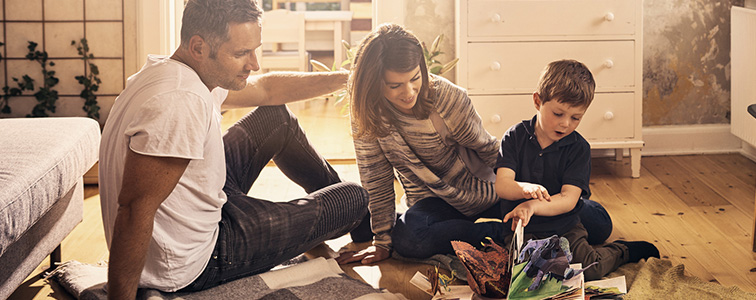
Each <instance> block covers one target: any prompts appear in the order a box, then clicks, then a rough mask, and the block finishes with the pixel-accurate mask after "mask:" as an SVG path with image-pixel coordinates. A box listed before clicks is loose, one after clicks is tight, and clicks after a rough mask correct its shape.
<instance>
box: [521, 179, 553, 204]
mask: <svg viewBox="0 0 756 300" xmlns="http://www.w3.org/2000/svg"><path fill="white" fill-rule="evenodd" d="M520 185H521V186H522V198H525V199H536V200H541V201H551V196H549V191H548V190H547V189H546V188H545V187H543V186H542V185H540V184H533V183H521V184H520Z"/></svg>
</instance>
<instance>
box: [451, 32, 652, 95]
mask: <svg viewBox="0 0 756 300" xmlns="http://www.w3.org/2000/svg"><path fill="white" fill-rule="evenodd" d="M468 47H469V48H468V51H467V59H466V61H467V62H468V65H467V69H468V72H467V73H466V74H462V75H463V76H465V75H466V76H467V80H466V82H468V84H467V88H468V89H469V91H470V93H473V94H474V93H486V94H488V93H497V94H499V93H532V92H533V91H534V90H535V88H536V85H537V84H538V78H539V77H540V74H541V71H542V70H543V68H544V67H545V66H546V64H548V63H549V62H552V61H554V60H558V59H565V58H570V59H576V60H578V61H580V62H582V63H584V64H585V65H586V66H587V67H588V68H589V69H590V70H591V73H593V77H594V79H595V80H596V86H597V89H598V90H607V89H609V90H615V89H623V88H624V89H631V88H632V87H633V86H634V85H635V78H636V76H635V75H636V74H635V65H634V63H635V59H636V58H635V43H634V42H633V41H582V42H522V43H518V42H500V43H469V44H468ZM638 59H641V58H638Z"/></svg>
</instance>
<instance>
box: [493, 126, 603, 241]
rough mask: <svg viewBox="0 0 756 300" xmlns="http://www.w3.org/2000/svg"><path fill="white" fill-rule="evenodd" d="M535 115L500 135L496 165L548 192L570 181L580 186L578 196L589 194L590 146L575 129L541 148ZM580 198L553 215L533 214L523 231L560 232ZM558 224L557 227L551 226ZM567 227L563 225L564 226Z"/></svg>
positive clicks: (506, 206) (505, 205)
mask: <svg viewBox="0 0 756 300" xmlns="http://www.w3.org/2000/svg"><path fill="white" fill-rule="evenodd" d="M536 118H537V115H536V116H534V117H533V118H532V119H530V120H524V121H522V122H521V123H519V124H516V125H514V126H512V127H511V128H510V129H509V130H508V131H507V132H506V133H505V134H504V137H502V139H501V147H500V148H499V157H498V159H497V161H496V169H495V170H498V169H499V168H510V169H512V170H514V172H515V181H519V182H530V183H535V184H540V185H542V186H544V187H545V188H546V189H547V190H548V191H549V194H550V195H554V194H558V193H560V192H561V191H562V185H564V184H571V185H574V186H577V187H579V188H581V189H582V190H583V192H582V194H581V195H580V196H581V197H582V198H586V199H587V198H590V195H591V190H590V188H589V186H588V184H589V180H590V175H591V146H590V144H588V141H586V140H585V138H583V136H581V135H580V134H579V133H578V132H577V131H573V132H572V133H570V134H569V135H567V136H566V137H564V138H562V139H561V140H559V141H556V142H554V143H553V144H551V145H549V146H548V147H546V149H541V145H540V144H538V139H537V138H536V136H535V122H536ZM524 201H526V200H525V199H523V200H519V201H507V200H503V201H502V212H503V213H505V214H506V213H507V212H509V211H511V210H512V209H514V208H515V207H516V206H517V205H518V204H520V203H522V202H524ZM582 206H583V202H582V201H578V203H577V205H576V206H575V208H574V209H573V210H572V211H570V212H567V213H565V214H562V215H558V216H553V217H542V216H533V218H531V221H530V224H529V225H528V226H527V227H526V230H525V231H526V232H531V233H536V232H544V233H546V232H551V231H553V233H554V234H558V235H561V234H563V233H564V232H566V231H567V230H569V229H571V228H572V227H573V226H574V225H575V224H577V222H578V220H579V219H578V218H577V213H578V212H579V211H580V209H582ZM541 225H543V226H541ZM554 227H558V228H554ZM565 227H567V228H565Z"/></svg>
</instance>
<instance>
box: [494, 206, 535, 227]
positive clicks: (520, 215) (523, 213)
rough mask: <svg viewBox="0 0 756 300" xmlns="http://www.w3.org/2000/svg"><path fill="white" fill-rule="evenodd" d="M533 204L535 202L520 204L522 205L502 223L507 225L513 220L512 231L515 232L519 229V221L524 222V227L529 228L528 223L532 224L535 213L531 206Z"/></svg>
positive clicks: (511, 212) (506, 216)
mask: <svg viewBox="0 0 756 300" xmlns="http://www.w3.org/2000/svg"><path fill="white" fill-rule="evenodd" d="M532 202H533V201H525V202H523V203H520V205H517V207H515V208H514V209H513V210H512V211H510V212H509V213H508V214H507V215H505V216H504V219H503V220H502V222H504V223H506V222H507V221H509V220H510V219H511V220H512V231H515V229H517V228H516V227H517V221H518V220H522V227H525V226H527V225H528V222H530V217H532V216H533V214H534V213H535V210H534V209H533V207H532V205H531V204H532Z"/></svg>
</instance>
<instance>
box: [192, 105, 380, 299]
mask: <svg viewBox="0 0 756 300" xmlns="http://www.w3.org/2000/svg"><path fill="white" fill-rule="evenodd" d="M223 142H224V147H225V150H226V172H227V174H226V185H225V187H224V188H223V191H224V192H225V193H226V195H227V197H228V202H227V203H226V204H224V205H223V209H222V217H221V222H220V224H219V225H220V229H219V230H220V233H219V236H218V240H217V243H216V246H215V250H214V251H213V254H212V256H211V258H210V261H209V262H208V265H207V267H206V268H205V271H204V272H203V273H202V274H200V276H199V278H197V279H196V280H195V281H194V282H193V283H191V284H189V286H187V287H185V288H184V289H182V290H181V291H198V290H203V289H207V288H210V287H214V286H217V285H219V284H222V283H224V282H227V281H231V280H234V279H237V278H241V277H245V276H249V275H253V274H257V273H261V272H265V271H268V270H270V269H271V268H272V267H274V266H276V265H279V264H281V263H282V262H285V261H287V260H289V259H291V258H294V257H296V256H298V255H299V254H302V253H304V252H305V251H307V250H310V249H311V248H313V247H314V246H317V245H318V244H320V243H322V242H323V241H325V240H329V239H333V238H336V237H339V236H342V235H344V234H346V233H348V232H349V231H350V230H352V229H353V228H355V227H356V226H357V225H358V224H359V223H360V221H361V220H362V219H363V217H364V216H365V214H367V204H368V196H367V192H366V191H365V190H364V189H363V188H362V187H360V186H359V185H358V184H355V183H348V182H343V183H342V182H341V180H340V179H339V176H338V174H336V171H334V170H333V168H332V167H331V166H330V165H329V164H328V162H326V160H325V159H323V157H321V156H320V154H318V153H317V152H316V151H315V150H314V149H313V147H312V145H311V144H310V142H309V141H308V140H307V138H306V137H305V134H304V132H303V131H302V129H301V128H300V127H299V123H298V122H297V119H296V117H295V116H294V115H293V114H292V113H291V112H290V111H289V110H288V109H287V108H286V106H272V107H259V108H257V109H256V110H254V111H252V112H251V113H249V114H248V115H247V116H245V117H244V118H243V119H242V120H240V121H239V122H238V123H236V124H235V125H234V126H233V127H231V128H230V129H229V130H228V132H227V133H226V134H225V135H224V137H223ZM271 159H272V160H273V161H274V162H275V163H276V166H277V167H278V168H279V169H280V170H281V171H282V172H283V173H284V174H285V175H286V176H287V177H289V179H291V180H292V181H294V182H295V183H296V184H298V185H300V186H301V187H303V188H304V190H305V191H306V192H307V193H309V194H308V195H307V196H305V197H302V198H299V199H295V200H292V201H289V202H271V201H267V200H263V199H258V198H254V197H250V196H247V195H246V194H247V193H248V192H249V189H250V188H251V187H252V183H254V182H255V180H256V179H257V177H258V176H259V175H260V171H261V170H262V169H263V167H265V165H267V164H268V162H269V161H270V160H271Z"/></svg>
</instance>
